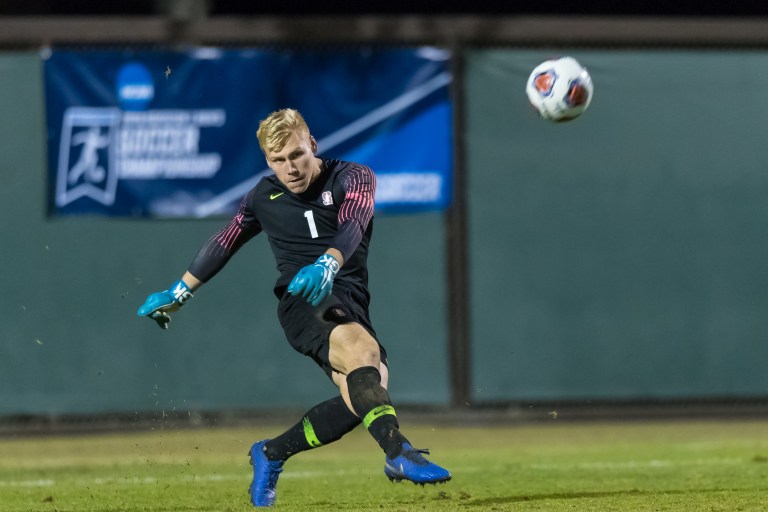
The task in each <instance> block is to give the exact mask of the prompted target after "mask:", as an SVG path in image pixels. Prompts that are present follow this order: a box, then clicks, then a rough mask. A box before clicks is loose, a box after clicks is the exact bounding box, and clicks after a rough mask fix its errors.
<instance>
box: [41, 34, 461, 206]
mask: <svg viewBox="0 0 768 512" xmlns="http://www.w3.org/2000/svg"><path fill="white" fill-rule="evenodd" d="M43 57H44V70H45V97H46V116H47V125H48V158H49V173H50V180H49V183H50V192H51V211H52V213H53V214H57V215H70V214H96V215H116V216H134V217H206V216H210V215H222V214H230V213H232V212H234V210H235V209H236V207H237V204H238V203H239V200H240V198H241V197H242V196H243V195H244V194H245V193H246V192H247V191H248V190H250V188H251V187H253V186H254V185H255V184H256V183H257V182H258V180H259V179H261V178H262V177H263V176H265V175H267V174H269V173H270V172H271V171H269V169H268V168H267V166H266V162H265V160H264V155H263V154H262V153H261V150H260V149H259V145H258V141H257V140H256V136H255V134H256V130H257V128H258V123H259V121H260V120H261V119H263V118H264V117H266V116H267V115H268V114H269V113H270V112H273V111H275V110H278V109H280V108H286V107H291V108H296V109H298V110H299V111H300V112H301V113H302V114H303V115H304V117H305V118H306V120H307V122H308V123H309V126H310V130H311V131H312V134H313V135H314V136H315V138H316V139H317V141H318V146H319V153H318V154H319V155H320V156H327V157H333V158H340V159H342V160H352V161H356V162H360V163H363V164H366V165H368V166H369V167H371V168H372V169H373V170H374V171H375V172H376V175H377V181H378V189H377V193H376V209H377V210H378V211H384V212H388V211H422V210H438V209H443V208H445V207H446V206H447V205H448V204H449V203H450V198H451V168H452V113H451V102H450V94H449V92H450V91H449V87H450V83H451V74H450V71H449V59H450V54H449V52H447V51H446V50H443V49H439V48H432V47H424V48H411V49H373V48H360V49H343V50H340V49H334V50H305V49H302V50H297V49H282V50H263V49H239V50H224V49H219V48H195V49H192V50H190V51H162V52H156V51H154V52H149V51H132V50H125V51H69V50H56V49H54V50H52V51H49V52H48V53H46V54H45V55H44V56H43Z"/></svg>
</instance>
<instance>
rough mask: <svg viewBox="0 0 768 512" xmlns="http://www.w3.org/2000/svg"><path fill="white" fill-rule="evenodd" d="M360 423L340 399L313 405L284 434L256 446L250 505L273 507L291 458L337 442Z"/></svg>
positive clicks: (254, 446)
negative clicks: (276, 492)
mask: <svg viewBox="0 0 768 512" xmlns="http://www.w3.org/2000/svg"><path fill="white" fill-rule="evenodd" d="M359 424H360V418H358V417H357V416H355V415H354V414H352V412H351V411H350V410H349V408H348V407H347V405H346V404H345V403H344V400H343V399H342V397H340V396H337V397H334V398H331V399H330V400H326V401H325V402H322V403H320V404H317V405H316V406H314V407H313V408H312V409H310V410H309V411H307V413H306V414H305V415H304V417H302V419H301V421H299V422H298V423H296V424H295V425H294V426H293V427H291V428H289V429H288V430H287V431H285V432H284V433H283V434H281V435H279V436H277V437H276V438H274V439H265V440H264V441H260V442H258V443H256V444H254V445H253V446H252V447H251V451H250V455H251V464H252V465H253V481H252V482H251V486H250V488H249V493H250V494H251V503H253V504H254V505H255V506H257V507H268V506H271V505H272V504H274V502H275V496H276V494H275V488H276V487H277V479H278V477H279V476H280V472H282V470H283V463H284V462H285V461H286V460H288V458H289V457H291V456H293V455H295V454H297V453H299V452H303V451H306V450H311V449H312V448H317V447H320V446H323V445H326V444H329V443H332V442H334V441H337V440H339V439H341V437H342V436H344V434H347V433H348V432H351V431H352V430H354V428H355V427H357V426H358V425H359Z"/></svg>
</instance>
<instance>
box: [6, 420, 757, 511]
mask: <svg viewBox="0 0 768 512" xmlns="http://www.w3.org/2000/svg"><path fill="white" fill-rule="evenodd" d="M279 430H280V429H279V427H272V426H269V427H267V426H255V427H254V428H253V429H248V430H245V429H224V428H222V429H219V428H216V429H200V430H181V431H174V430H168V429H164V430H156V431H150V432H146V433H131V434H104V435H89V436H59V437H28V438H5V439H2V438H0V510H2V511H3V512H19V511H62V512H63V511H72V512H89V511H247V510H252V507H251V506H250V504H249V502H248V495H247V487H248V484H249V482H250V466H249V465H248V457H247V455H246V452H247V450H248V448H249V447H250V444H251V443H252V442H253V441H256V440H259V439H261V438H263V437H269V436H272V435H275V434H277V433H279ZM405 432H406V433H407V435H408V436H409V437H410V438H411V440H412V441H413V442H414V444H415V445H416V446H419V447H428V448H430V449H431V450H432V459H433V460H435V461H436V462H438V463H440V464H442V465H445V466H446V467H448V468H449V469H451V471H452V472H453V474H454V479H453V481H451V482H449V483H447V484H444V485H439V486H437V487H430V486H427V487H423V488H422V487H420V486H416V485H413V484H410V483H401V484H392V483H390V482H389V481H388V480H387V478H386V477H385V476H384V474H383V471H382V466H383V456H382V455H381V453H380V451H379V449H378V447H377V446H376V445H375V443H374V442H373V440H372V439H370V438H369V437H368V435H367V433H366V432H364V431H363V430H362V429H358V430H356V431H355V432H353V433H352V434H350V435H349V436H347V437H346V438H344V439H343V440H342V441H340V442H338V443H335V444H334V445H331V446H328V447H324V448H321V449H318V450H314V451H312V452H308V453H304V454H301V455H299V456H297V457H295V458H293V459H291V460H290V461H289V462H288V463H286V466H285V471H284V473H283V475H282V476H281V479H280V483H279V485H278V501H277V504H276V506H275V509H277V510H285V511H325V510H327V511H335V510H354V511H382V510H386V511H411V510H415V511H440V512H449V511H456V510H461V511H485V510H546V511H566V510H567V511H575V510H578V511H593V510H595V511H597V510H606V511H608V510H610V511H665V510H676V511H678V510H682V511H694V510H695V511H729V512H731V511H752V510H754V511H758V510H760V511H764V510H768V421H733V422H723V421H705V422H693V421H675V422H651V423H639V422H629V423H566V422H562V421H557V420H553V421H551V422H544V423H541V424H538V425H520V426H505V427H498V426H493V427H488V428H460V427H441V426H440V425H438V424H434V425H429V426H428V425H426V424H420V425H417V426H412V427H410V428H406V429H405Z"/></svg>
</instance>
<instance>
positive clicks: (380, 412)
mask: <svg viewBox="0 0 768 512" xmlns="http://www.w3.org/2000/svg"><path fill="white" fill-rule="evenodd" d="M387 414H391V415H392V416H397V414H395V408H394V407H392V406H391V405H380V406H378V407H376V408H374V409H371V411H370V412H368V414H366V415H365V418H363V425H365V428H368V427H370V426H371V423H373V422H374V421H375V420H377V419H378V418H381V417H382V416H385V415H387Z"/></svg>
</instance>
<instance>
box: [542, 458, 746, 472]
mask: <svg viewBox="0 0 768 512" xmlns="http://www.w3.org/2000/svg"><path fill="white" fill-rule="evenodd" d="M744 463H746V459H739V458H736V457H733V458H727V459H693V460H660V459H653V460H628V461H623V462H575V463H573V464H567V463H566V464H563V463H551V464H546V463H544V464H539V463H536V464H530V465H528V466H527V467H530V468H531V469H542V470H547V471H551V470H565V471H570V470H573V469H587V470H612V469H617V470H619V469H654V468H671V467H680V466H692V467H696V466H735V465H739V464H744Z"/></svg>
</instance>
